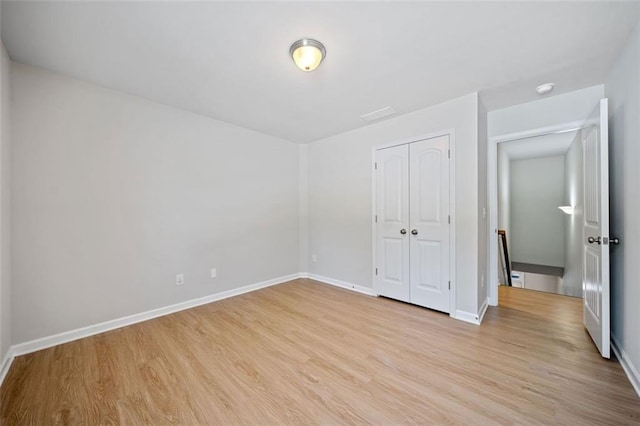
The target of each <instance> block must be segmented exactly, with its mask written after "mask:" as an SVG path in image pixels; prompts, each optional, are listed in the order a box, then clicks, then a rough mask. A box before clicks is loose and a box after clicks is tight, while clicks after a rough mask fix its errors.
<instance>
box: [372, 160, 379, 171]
mask: <svg viewBox="0 0 640 426" xmlns="http://www.w3.org/2000/svg"><path fill="white" fill-rule="evenodd" d="M373 168H374V169H376V170H378V162H377V161H376V162H375V163H373Z"/></svg>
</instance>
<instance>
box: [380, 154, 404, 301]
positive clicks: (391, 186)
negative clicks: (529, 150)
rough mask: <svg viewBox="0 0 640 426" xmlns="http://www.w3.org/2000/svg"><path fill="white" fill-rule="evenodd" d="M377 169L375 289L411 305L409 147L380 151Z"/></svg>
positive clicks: (383, 294)
mask: <svg viewBox="0 0 640 426" xmlns="http://www.w3.org/2000/svg"><path fill="white" fill-rule="evenodd" d="M375 167H376V204H377V205H376V213H375V214H376V218H375V221H376V251H377V253H376V259H377V262H376V268H377V269H376V275H375V277H374V278H375V288H376V291H377V293H378V294H380V295H382V296H387V297H391V298H393V299H397V300H402V301H404V302H409V299H410V288H409V233H408V228H409V148H408V146H407V145H400V146H396V147H392V148H386V149H381V150H379V151H377V152H376V166H375ZM403 232H404V233H403Z"/></svg>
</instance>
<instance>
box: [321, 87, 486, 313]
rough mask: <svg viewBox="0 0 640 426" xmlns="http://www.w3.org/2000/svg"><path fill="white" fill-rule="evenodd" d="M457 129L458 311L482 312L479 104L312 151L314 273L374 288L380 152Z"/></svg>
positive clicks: (415, 116)
mask: <svg viewBox="0 0 640 426" xmlns="http://www.w3.org/2000/svg"><path fill="white" fill-rule="evenodd" d="M445 129H454V130H455V147H454V157H455V167H456V174H455V180H456V182H455V191H456V203H455V210H456V211H455V215H454V217H453V218H452V220H453V222H454V223H455V225H456V250H457V251H456V264H455V272H456V280H455V283H454V285H456V286H457V309H458V310H462V311H464V312H467V313H471V314H476V313H477V309H478V306H477V298H478V276H477V275H478V253H477V247H478V212H477V208H478V98H477V95H476V94H471V95H467V96H464V97H462V98H458V99H454V100H451V101H449V102H445V103H443V104H440V105H436V106H433V107H430V108H426V109H422V110H419V111H416V112H414V113H411V114H406V115H403V116H400V117H397V118H392V119H388V120H385V121H382V122H380V123H376V124H373V125H370V126H366V127H363V128H360V129H357V130H354V131H351V132H347V133H343V134H340V135H337V136H333V137H330V138H327V139H324V140H321V141H318V142H314V143H311V144H310V145H309V252H310V254H312V255H313V254H316V255H317V262H311V263H309V272H311V273H314V274H318V275H321V276H325V277H329V278H333V279H338V280H342V281H346V282H349V283H352V284H357V285H360V286H364V287H369V288H372V285H373V276H372V271H373V265H372V254H371V250H372V242H371V241H372V229H371V228H372V226H371V224H372V153H373V147H375V146H378V145H380V144H384V143H389V142H393V141H399V140H403V139H408V138H412V137H417V136H421V135H425V134H429V133H433V132H437V131H441V130H445Z"/></svg>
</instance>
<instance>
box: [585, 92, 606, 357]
mask: <svg viewBox="0 0 640 426" xmlns="http://www.w3.org/2000/svg"><path fill="white" fill-rule="evenodd" d="M585 124H586V126H585V128H584V129H583V130H582V136H583V141H584V223H583V256H584V258H583V271H582V288H583V296H584V299H583V300H584V302H583V318H584V325H585V327H586V328H587V330H588V331H589V334H590V335H591V338H592V339H593V341H594V343H595V344H596V346H597V347H598V350H600V354H601V355H602V356H603V357H604V358H609V357H610V340H609V339H610V329H609V326H610V325H609V324H610V318H609V314H610V313H609V138H608V131H609V130H608V102H607V99H602V100H601V101H600V105H599V106H598V107H597V108H596V109H595V111H594V112H593V113H592V114H591V116H590V117H589V119H588V120H587V122H586V123H585Z"/></svg>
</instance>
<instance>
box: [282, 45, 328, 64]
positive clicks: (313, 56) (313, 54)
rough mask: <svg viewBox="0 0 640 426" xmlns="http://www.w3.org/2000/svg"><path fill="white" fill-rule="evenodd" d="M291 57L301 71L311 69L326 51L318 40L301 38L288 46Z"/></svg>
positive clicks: (320, 60) (318, 62)
mask: <svg viewBox="0 0 640 426" xmlns="http://www.w3.org/2000/svg"><path fill="white" fill-rule="evenodd" d="M289 54H290V55H291V59H293V62H295V64H296V66H297V67H298V68H300V69H301V70H302V71H313V70H315V69H316V68H318V65H320V62H322V60H323V59H324V57H325V56H326V55H327V51H326V49H325V48H324V46H323V45H322V43H320V42H319V41H318V40H313V39H310V38H302V39H300V40H298V41H296V42H295V43H293V44H292V45H291V47H290V48H289Z"/></svg>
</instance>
